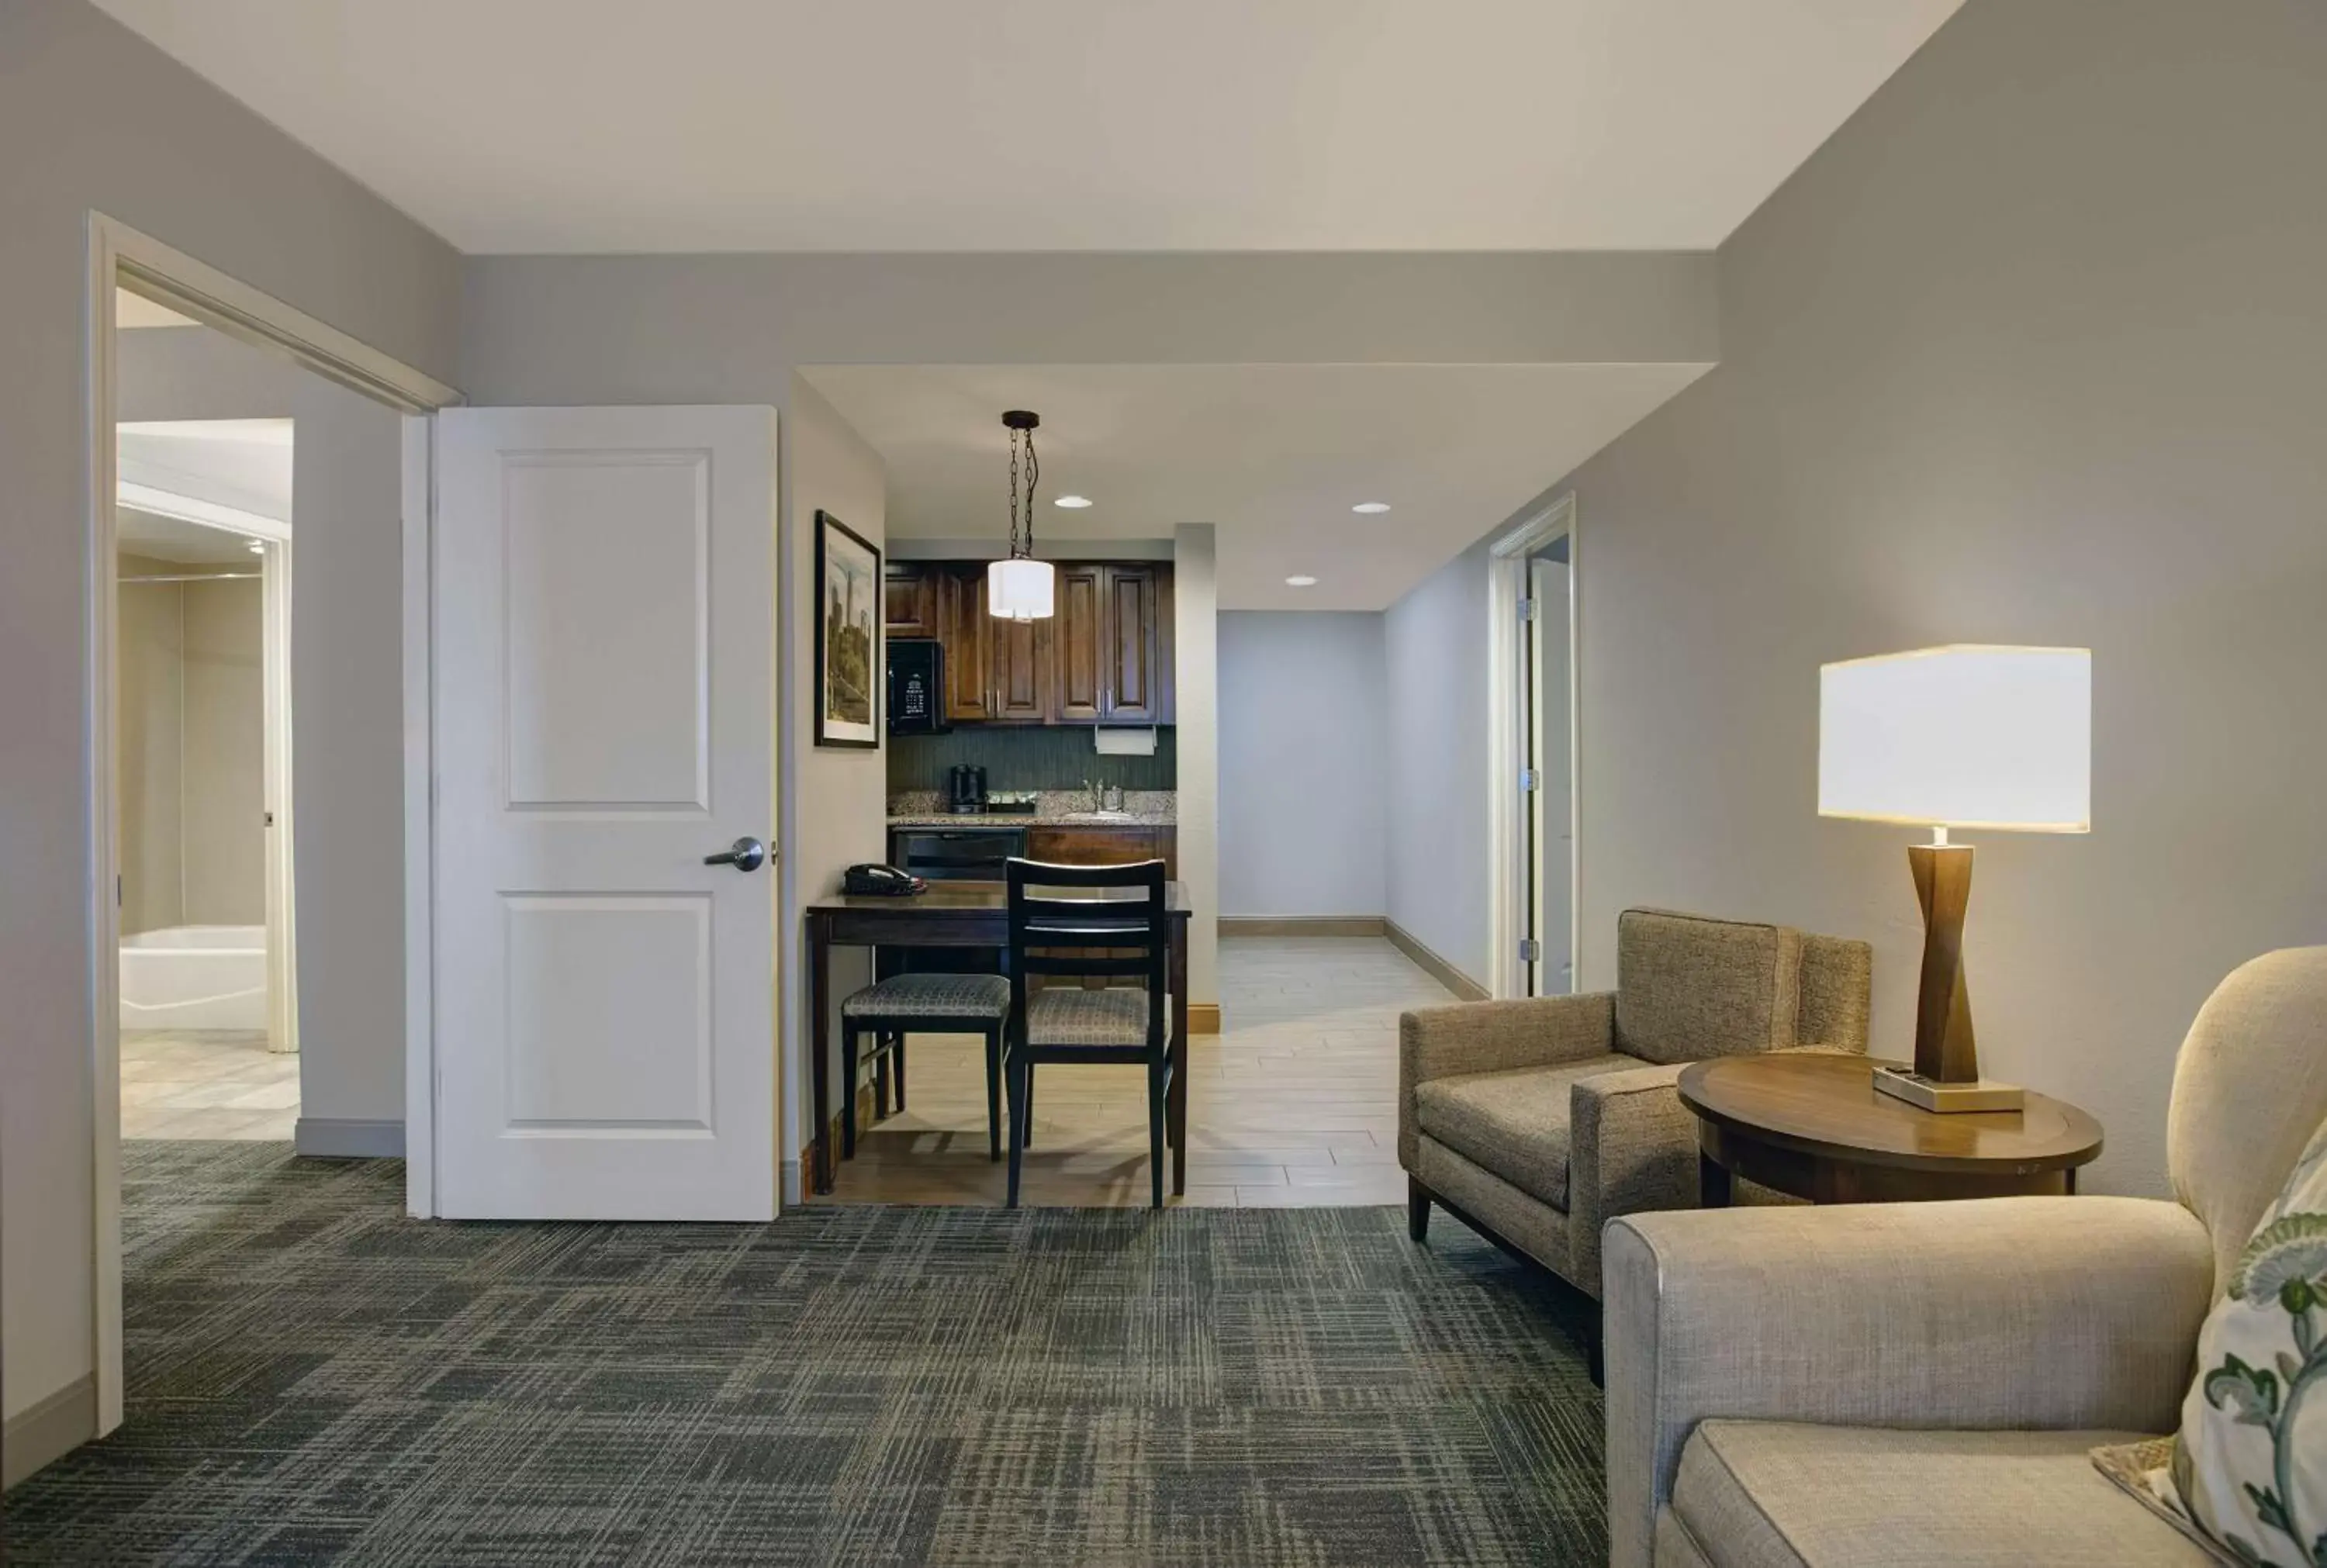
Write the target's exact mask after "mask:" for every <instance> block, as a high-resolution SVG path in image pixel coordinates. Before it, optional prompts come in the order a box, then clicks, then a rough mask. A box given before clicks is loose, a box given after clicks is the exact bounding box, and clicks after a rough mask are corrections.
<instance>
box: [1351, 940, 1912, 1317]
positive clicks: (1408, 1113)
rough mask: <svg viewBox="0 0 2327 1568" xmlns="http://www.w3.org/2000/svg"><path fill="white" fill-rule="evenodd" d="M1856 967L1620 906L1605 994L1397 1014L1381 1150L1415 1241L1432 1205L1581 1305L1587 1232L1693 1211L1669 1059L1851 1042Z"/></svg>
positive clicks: (1812, 949)
mask: <svg viewBox="0 0 2327 1568" xmlns="http://www.w3.org/2000/svg"><path fill="white" fill-rule="evenodd" d="M1872 966H1873V954H1872V951H1871V949H1869V948H1868V947H1867V945H1866V944H1865V943H1864V942H1854V941H1847V940H1845V939H1843V938H1836V937H1819V936H1813V935H1810V934H1808V933H1807V932H1803V931H1797V930H1794V929H1791V928H1790V927H1786V926H1771V925H1760V924H1754V923H1752V922H1748V921H1742V920H1715V919H1703V918H1701V917H1698V916H1696V915H1683V914H1672V913H1668V912H1665V911H1661V910H1626V911H1625V912H1624V913H1623V914H1622V915H1621V917H1619V918H1618V919H1617V922H1616V989H1615V990H1614V991H1612V992H1597V993H1592V994H1584V995H1580V996H1548V997H1538V998H1535V999H1532V1000H1528V1001H1522V1002H1473V1003H1462V1004H1460V1005H1457V1006H1453V1007H1438V1008H1429V1009H1425V1010H1424V1011H1421V1012H1417V1013H1407V1014H1406V1016H1405V1017H1404V1018H1403V1019H1402V1020H1400V1022H1399V1044H1398V1091H1399V1092H1398V1139H1397V1150H1398V1162H1399V1163H1400V1164H1402V1165H1403V1166H1405V1168H1406V1176H1407V1179H1408V1183H1409V1185H1408V1195H1409V1203H1410V1213H1411V1224H1412V1227H1413V1231H1414V1236H1415V1238H1416V1240H1417V1241H1419V1240H1421V1239H1423V1237H1424V1236H1425V1232H1426V1227H1427V1225H1428V1221H1429V1215H1430V1210H1431V1209H1432V1208H1433V1207H1434V1206H1435V1207H1439V1208H1444V1209H1447V1210H1448V1211H1449V1212H1450V1213H1452V1214H1453V1215H1454V1216H1456V1217H1457V1218H1461V1219H1462V1220H1463V1221H1464V1222H1465V1223H1468V1224H1470V1225H1472V1226H1474V1227H1477V1228H1479V1229H1481V1230H1482V1231H1485V1232H1486V1233H1488V1234H1489V1235H1491V1236H1492V1237H1494V1238H1495V1239H1497V1240H1498V1241H1500V1242H1502V1243H1503V1244H1504V1245H1506V1246H1511V1247H1515V1248H1517V1249H1518V1250H1519V1251H1521V1252H1523V1253H1526V1254H1527V1255H1528V1256H1530V1257H1533V1258H1534V1259H1536V1261H1537V1262H1538V1263H1541V1264H1542V1265H1544V1266H1545V1267H1547V1268H1548V1269H1550V1270H1551V1271H1552V1272H1553V1273H1555V1274H1559V1275H1560V1276H1562V1277H1563V1278H1565V1279H1566V1280H1568V1281H1569V1282H1570V1283H1574V1284H1575V1286H1576V1287H1577V1288H1578V1289H1580V1290H1582V1291H1584V1293H1586V1294H1588V1295H1591V1296H1593V1297H1594V1298H1597V1297H1598V1296H1599V1294H1600V1231H1601V1227H1602V1226H1603V1225H1604V1224H1605V1223H1606V1222H1607V1221H1608V1220H1609V1219H1610V1218H1613V1217H1614V1216H1617V1215H1620V1214H1630V1213H1633V1212H1636V1211H1638V1210H1640V1209H1677V1208H1694V1207H1695V1206H1696V1191H1697V1168H1696V1121H1695V1118H1693V1117H1692V1116H1691V1115H1689V1113H1688V1111H1687V1107H1685V1106H1682V1105H1681V1103H1680V1097H1679V1094H1678V1092H1677V1087H1676V1086H1677V1083H1678V1082H1679V1079H1680V1074H1681V1069H1683V1068H1684V1067H1686V1066H1687V1065H1688V1064H1689V1063H1690V1062H1692V1061H1699V1060H1702V1059H1705V1058H1706V1057H1712V1056H1725V1055H1734V1054H1738V1053H1742V1052H1746V1051H1763V1050H1855V1051H1863V1050H1865V1049H1866V1018H1867V1006H1868V998H1869V991H1870V976H1871V974H1872Z"/></svg>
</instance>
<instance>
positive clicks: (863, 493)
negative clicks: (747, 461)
mask: <svg viewBox="0 0 2327 1568" xmlns="http://www.w3.org/2000/svg"><path fill="white" fill-rule="evenodd" d="M787 381H788V385H787V387H786V388H785V392H786V398H785V406H784V409H783V413H782V415H781V419H780V424H779V425H777V438H778V441H779V442H780V444H781V449H782V471H781V473H780V476H779V482H780V485H781V487H782V490H783V509H782V522H781V527H780V530H779V533H778V537H779V539H780V541H781V544H780V565H781V570H782V574H783V583H784V593H783V600H782V605H781V612H780V621H781V626H780V630H779V636H780V639H781V640H780V646H782V647H783V648H785V649H791V650H794V651H795V654H796V657H793V658H790V660H789V661H788V662H787V665H786V668H785V671H784V674H785V685H786V690H785V692H784V706H783V719H782V733H781V735H780V747H779V753H780V766H781V782H780V802H779V810H780V813H781V817H782V820H781V822H780V824H776V825H771V826H776V827H777V828H778V847H779V852H780V853H779V860H778V863H777V873H778V875H779V877H780V879H781V882H782V885H783V903H782V906H781V908H780V910H779V919H780V921H781V924H782V929H781V933H780V940H781V942H782V944H783V945H782V947H781V948H780V952H781V953H782V955H783V968H784V971H785V974H786V975H789V976H805V975H806V974H807V972H808V971H807V963H808V944H807V941H806V938H805V937H804V935H803V928H802V922H801V913H800V911H801V910H803V909H805V908H806V907H807V905H808V901H811V900H813V899H818V898H821V897H823V896H824V895H825V894H826V893H828V892H830V891H832V890H833V889H835V888H836V887H838V886H839V885H840V873H841V872H842V871H843V870H844V869H845V868H846V867H847V866H849V865H852V864H854V863H857V862H859V861H867V860H876V861H877V860H886V859H888V858H889V850H888V840H889V786H888V771H887V766H886V763H885V761H883V756H882V753H881V752H880V751H878V750H874V751H858V750H855V749H851V748H846V747H822V746H818V744H817V743H816V659H815V657H814V649H815V646H816V644H815V640H814V639H815V636H816V604H817V597H818V593H819V592H820V585H819V584H818V582H817V580H816V514H817V513H818V511H819V510H821V511H827V512H829V513H831V514H832V515H833V516H834V517H836V518H839V519H840V520H841V521H843V522H845V523H846V524H847V525H848V526H849V527H851V528H854V529H855V530H856V532H857V533H858V534H859V535H860V536H862V537H864V538H865V539H867V540H869V541H870V542H871V543H872V544H873V545H874V546H881V545H882V544H883V541H884V540H885V539H886V538H887V537H888V509H889V505H888V481H887V476H886V475H885V474H884V472H883V470H882V467H881V458H880V455H879V454H878V453H875V452H874V450H873V449H872V448H871V447H869V446H867V445H865V444H864V441H863V440H862V439H861V438H859V437H858V435H857V434H856V432H855V430H854V429H852V428H851V427H850V426H849V425H848V422H847V421H846V420H844V419H843V418H841V417H840V415H838V414H836V413H835V412H834V411H833V408H832V406H831V405H830V404H828V403H827V402H826V401H825V400H824V398H823V397H821V396H820V395H818V392H817V390H816V388H815V387H811V386H809V385H808V383H807V382H806V381H805V380H803V379H801V378H799V377H798V376H792V377H789V378H787ZM872 977H873V974H872V958H871V955H870V954H869V953H868V952H867V951H866V950H865V949H864V948H841V949H838V950H836V952H835V953H834V954H833V957H832V994H833V995H834V996H835V997H836V998H837V997H842V996H846V995H847V994H849V993H850V992H851V991H854V990H855V989H856V988H857V987H858V986H860V985H865V984H866V983H868V982H869V981H870V980H871V979H872ZM780 991H781V994H782V995H783V996H784V997H785V998H786V999H787V1000H786V1001H785V1002H783V1003H780V1004H779V1006H778V1008H777V1023H778V1026H779V1028H780V1031H781V1032H782V1037H783V1046H784V1050H783V1059H782V1062H781V1064H780V1066H781V1070H782V1073H783V1078H784V1082H783V1105H784V1107H785V1115H784V1125H783V1126H782V1128H781V1129H780V1132H781V1134H782V1144H783V1147H782V1155H783V1160H784V1178H783V1179H784V1184H785V1185H784V1199H785V1201H786V1202H791V1201H795V1200H796V1199H797V1198H798V1196H799V1153H800V1150H801V1148H802V1147H803V1142H802V1140H803V1138H804V1136H805V1135H806V1134H807V1133H808V1131H809V1130H810V1129H811V1126H812V1124H813V1122H814V1119H815V1118H814V1115H813V1110H814V1106H812V1104H811V1103H810V1098H811V1097H810V1095H809V1093H808V1084H807V1082H806V1078H805V1074H804V1073H803V1072H802V1070H801V1064H802V1063H803V1062H805V1061H806V1059H807V1054H806V1052H805V1051H803V1050H801V1049H800V1026H801V1022H802V1019H803V1018H804V1016H805V1014H806V1009H805V1007H804V1006H803V1005H801V1004H800V1003H799V1002H798V1001H797V1000H791V999H796V998H799V997H800V996H802V995H804V994H805V991H804V980H799V979H796V980H793V981H792V982H791V983H790V984H786V985H782V986H781V987H780ZM830 1022H831V1028H830V1034H829V1038H828V1039H827V1041H826V1050H827V1053H828V1060H829V1061H830V1063H831V1064H832V1068H831V1077H830V1079H829V1080H828V1081H829V1082H831V1083H832V1084H833V1085H834V1086H836V1087H835V1092H834V1095H833V1102H832V1106H831V1107H830V1108H831V1109H833V1110H835V1111H840V1110H843V1109H845V1107H846V1106H849V1105H850V1104H851V1103H852V1102H851V1101H850V1100H849V1099H848V1098H847V1097H846V1094H845V1093H844V1092H843V1091H842V1090H841V1089H840V1088H839V1087H837V1086H839V1085H840V1083H841V1078H840V1072H839V1066H838V1064H839V1050H840V1047H839V1039H840V1031H839V1028H838V1020H837V1016H835V1018H834V1019H833V1020H831V1021H830Z"/></svg>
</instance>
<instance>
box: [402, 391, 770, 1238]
mask: <svg viewBox="0 0 2327 1568" xmlns="http://www.w3.org/2000/svg"><path fill="white" fill-rule="evenodd" d="M436 450H437V453H438V460H437V461H438V468H437V499H436V509H435V561H434V568H433V574H432V575H433V583H434V586H433V639H434V641H433V647H434V653H435V658H434V661H433V662H434V680H435V728H436V733H435V765H436V770H437V779H436V786H437V799H436V819H435V844H436V860H435V888H436V919H435V948H436V950H435V988H436V989H435V1004H436V1017H435V1056H436V1084H435V1097H436V1106H435V1125H436V1149H435V1157H436V1192H437V1206H438V1212H439V1213H441V1214H443V1215H444V1216H445V1217H446V1218H570V1219H734V1220H748V1219H764V1218H770V1217H771V1216H772V1215H773V1214H774V1212H775V1206H776V1184H777V1157H778V1156H777V1136H776V1128H777V1121H776V1114H777V1107H776V1044H775V1040H776V1019H775V982H776V974H775V962H776V959H775V889H776V878H775V872H774V869H773V868H772V867H771V866H770V865H768V864H767V863H766V862H765V854H766V850H765V847H764V846H765V845H766V844H767V843H768V842H769V841H771V840H772V839H773V838H774V837H775V826H776V798H775V795H776V782H775V712H776V690H777V687H776V671H777V662H778V661H777V658H776V649H777V645H776V624H777V622H776V616H775V594H776V583H777V574H776V540H777V521H776V518H777V498H776V443H775V415H774V412H773V411H772V410H771V409H767V408H758V407H670V408H531V409H528V408H491V409H463V410H454V411H452V412H448V413H446V414H444V415H440V416H439V421H438V441H437V448H436ZM754 846H757V847H756V848H755V847H754ZM731 849H733V850H736V851H740V853H737V854H735V856H734V860H733V861H732V863H720V864H706V863H705V857H706V855H708V854H714V853H720V852H729V851H731Z"/></svg>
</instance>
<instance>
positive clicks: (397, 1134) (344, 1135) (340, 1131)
mask: <svg viewBox="0 0 2327 1568" xmlns="http://www.w3.org/2000/svg"><path fill="white" fill-rule="evenodd" d="M291 1144H292V1147H293V1148H294V1149H296V1150H298V1152H299V1153H302V1154H312V1155H314V1156H316V1157H318V1158H321V1159H325V1160H401V1159H403V1158H404V1124H403V1123H402V1122H368V1121H360V1120H356V1119H354V1118H351V1117H347V1116H302V1117H300V1118H299V1125H298V1126H297V1127H296V1128H295V1129H294V1130H293V1132H292V1134H291Z"/></svg>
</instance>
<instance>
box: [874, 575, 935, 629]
mask: <svg viewBox="0 0 2327 1568" xmlns="http://www.w3.org/2000/svg"><path fill="white" fill-rule="evenodd" d="M935 590H936V584H935V583H934V582H932V581H931V578H930V574H929V572H928V571H926V570H924V569H923V568H922V567H921V565H919V564H918V563H907V564H905V565H898V564H896V563H894V562H892V563H890V564H889V565H888V566H886V567H885V568H884V569H883V573H882V604H881V625H882V628H883V633H884V635H886V636H889V637H935V636H937V635H938V621H937V603H936V600H937V594H936V592H935Z"/></svg>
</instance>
